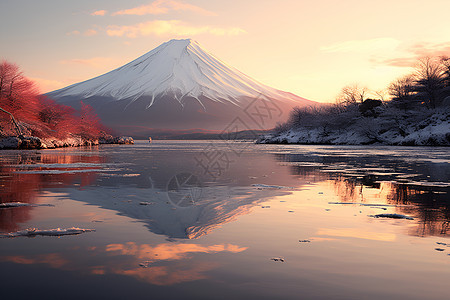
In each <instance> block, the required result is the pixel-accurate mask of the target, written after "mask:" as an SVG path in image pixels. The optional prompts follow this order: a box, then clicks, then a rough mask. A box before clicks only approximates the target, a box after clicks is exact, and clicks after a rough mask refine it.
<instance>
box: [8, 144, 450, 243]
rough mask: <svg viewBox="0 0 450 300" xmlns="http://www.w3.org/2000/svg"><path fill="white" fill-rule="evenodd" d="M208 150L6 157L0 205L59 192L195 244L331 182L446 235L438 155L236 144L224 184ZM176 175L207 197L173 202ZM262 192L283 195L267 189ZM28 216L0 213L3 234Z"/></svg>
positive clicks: (448, 217)
mask: <svg viewBox="0 0 450 300" xmlns="http://www.w3.org/2000/svg"><path fill="white" fill-rule="evenodd" d="M205 145H206V144H202V143H198V144H195V143H194V144H193V145H190V144H186V145H185V144H183V143H181V144H177V143H172V144H170V143H168V144H165V143H162V144H156V145H153V144H152V146H151V147H149V146H148V145H147V144H139V143H138V144H137V145H135V146H130V147H125V148H119V147H107V146H105V147H103V148H98V147H97V148H80V149H63V150H55V151H41V152H31V151H30V152H17V151H5V152H2V155H1V156H0V185H1V186H2V190H1V192H0V201H1V202H2V203H4V202H17V201H19V202H25V203H34V201H35V199H36V195H37V194H38V193H39V192H40V191H43V190H47V189H58V190H59V191H63V192H64V193H66V194H67V197H68V198H70V199H74V200H77V201H82V202H84V203H88V204H91V205H98V206H100V207H102V208H105V209H109V210H114V211H117V212H118V213H119V214H121V215H124V216H128V217H131V218H133V219H135V220H139V221H141V222H143V223H144V224H145V225H146V226H147V228H149V230H150V231H151V232H153V233H156V234H162V235H165V236H167V237H168V238H180V239H196V238H199V237H202V236H204V235H206V234H209V233H211V232H212V231H213V230H215V229H216V228H218V227H221V226H222V225H223V224H226V223H229V222H232V221H234V220H236V219H237V217H239V216H242V215H245V214H248V213H250V212H251V211H252V209H253V208H254V207H258V206H260V205H261V204H262V203H264V202H265V201H267V200H270V199H272V198H273V197H275V196H281V195H286V194H289V193H290V192H291V191H292V189H290V188H295V189H301V188H302V187H304V186H305V185H308V184H311V183H318V182H324V181H326V182H329V183H330V185H332V186H333V188H334V191H335V194H336V195H337V196H338V197H339V199H340V200H339V201H341V202H347V203H352V202H360V203H367V202H369V203H370V202H374V201H375V202H376V203H381V204H388V205H394V206H395V208H394V210H395V212H397V213H401V214H408V215H412V216H413V217H415V218H416V220H417V222H416V223H417V227H416V228H415V229H414V230H412V229H411V230H410V231H409V233H410V234H411V235H418V236H427V235H448V229H449V221H450V204H449V199H448V193H449V184H448V181H449V178H450V172H449V164H448V162H447V160H446V159H445V155H442V153H438V154H434V156H433V155H431V159H425V158H422V159H421V160H418V161H415V160H413V159H412V157H413V158H415V157H416V156H417V153H416V152H417V151H416V152H414V154H413V155H410V156H406V157H401V156H398V155H397V156H394V155H392V153H391V152H390V153H389V155H384V154H383V153H381V154H380V153H379V152H370V151H369V152H367V153H366V152H364V151H362V150H361V149H360V148H358V151H360V152H355V151H353V152H355V153H354V154H352V151H350V150H351V149H350V150H348V151H345V152H344V151H339V149H337V150H336V148H333V147H331V148H330V149H327V148H323V149H322V148H313V149H311V148H307V149H308V151H303V152H302V151H297V152H295V151H292V149H289V151H287V152H282V153H280V152H277V151H279V150H280V148H273V149H264V151H265V152H264V153H263V152H259V151H260V150H259V149H258V148H255V147H257V146H254V148H251V147H249V145H248V144H242V145H240V144H239V143H237V145H235V146H233V147H234V148H233V151H231V150H230V148H229V147H228V146H227V144H220V143H218V144H217V145H216V146H214V147H215V149H220V151H222V152H223V153H239V155H234V156H232V157H231V158H232V163H230V164H229V165H228V166H227V169H226V170H224V171H223V172H221V174H220V175H221V176H218V177H214V178H211V177H208V175H209V174H207V173H206V172H202V170H201V169H199V168H198V163H197V162H198V157H199V153H200V154H204V151H205V150H204V149H205ZM239 147H242V149H240V148H239ZM274 149H275V150H277V151H274ZM281 149H282V148H281ZM398 151H399V152H400V153H404V152H402V151H401V150H398ZM394 152H395V151H394ZM271 153H273V154H271ZM230 155H231V154H230ZM203 156H205V155H203ZM429 160H431V161H429ZM230 161H231V160H230ZM179 174H188V175H189V174H193V175H195V176H196V177H195V178H196V180H197V181H198V183H196V184H198V186H195V188H196V189H197V190H198V189H201V193H198V192H197V191H196V193H194V194H193V193H191V191H192V187H189V186H188V190H184V189H180V190H177V191H175V192H176V193H175V194H174V190H173V189H174V188H173V187H172V186H171V184H172V183H173V182H174V181H175V182H178V181H179V180H180V178H181V177H180V178H178V177H177V176H179ZM184 176H185V175H184ZM264 185H268V186H277V185H279V186H281V187H283V186H284V187H286V188H280V189H277V188H261V186H262V187H264ZM189 188H191V191H189ZM185 194H187V195H188V196H189V197H187V198H186V197H185ZM173 195H177V197H178V196H180V195H181V196H180V197H181V198H180V199H184V200H183V201H184V202H183V205H181V206H179V205H176V203H175V205H174V199H173ZM196 195H197V196H196ZM198 195H201V196H198ZM186 199H187V200H186ZM176 200H178V198H177V199H176ZM175 202H177V201H175ZM32 209H33V208H30V207H22V208H14V209H2V210H0V231H13V230H18V229H19V228H20V226H19V224H20V223H24V222H27V221H30V211H31V210H32Z"/></svg>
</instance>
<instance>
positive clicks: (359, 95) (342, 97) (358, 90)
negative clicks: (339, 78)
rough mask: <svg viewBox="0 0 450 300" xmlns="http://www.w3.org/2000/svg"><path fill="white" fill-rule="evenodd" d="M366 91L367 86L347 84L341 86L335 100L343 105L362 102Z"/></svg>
mask: <svg viewBox="0 0 450 300" xmlns="http://www.w3.org/2000/svg"><path fill="white" fill-rule="evenodd" d="M368 91H369V90H368V88H367V87H361V86H359V85H358V84H353V85H347V86H345V87H343V88H342V90H341V93H340V94H339V96H338V97H337V99H336V100H337V102H338V103H342V104H344V105H355V104H357V103H363V102H364V99H365V98H366V95H367V93H368Z"/></svg>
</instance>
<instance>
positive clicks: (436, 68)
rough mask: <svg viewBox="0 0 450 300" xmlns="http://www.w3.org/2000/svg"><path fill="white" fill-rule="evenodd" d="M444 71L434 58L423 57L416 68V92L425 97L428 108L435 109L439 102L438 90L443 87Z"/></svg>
mask: <svg viewBox="0 0 450 300" xmlns="http://www.w3.org/2000/svg"><path fill="white" fill-rule="evenodd" d="M444 74H445V70H444V67H443V65H442V63H441V62H440V61H439V60H438V59H435V58H431V57H424V58H422V59H420V60H419V63H418V64H417V66H416V74H415V75H416V82H417V89H418V92H420V93H423V94H425V95H426V97H427V99H426V100H427V102H428V104H429V106H430V107H432V108H435V107H436V105H437V104H438V102H439V100H440V99H439V90H440V89H442V88H443V86H444Z"/></svg>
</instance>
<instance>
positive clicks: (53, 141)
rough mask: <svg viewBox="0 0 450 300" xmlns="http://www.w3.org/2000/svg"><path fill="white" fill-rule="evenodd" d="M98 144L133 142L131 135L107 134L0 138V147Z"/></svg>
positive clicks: (49, 147)
mask: <svg viewBox="0 0 450 300" xmlns="http://www.w3.org/2000/svg"><path fill="white" fill-rule="evenodd" d="M99 144H134V140H133V138H132V137H126V136H121V137H112V136H107V137H105V138H101V139H83V138H80V137H68V138H65V139H57V138H42V139H41V138H38V137H34V136H8V137H4V138H1V139H0V149H53V148H62V147H80V146H95V145H99Z"/></svg>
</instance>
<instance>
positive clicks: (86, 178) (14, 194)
mask: <svg viewBox="0 0 450 300" xmlns="http://www.w3.org/2000/svg"><path fill="white" fill-rule="evenodd" d="M84 150H85V151H83V152H80V153H76V152H75V153H74V152H71V151H68V152H67V153H66V152H65V151H45V152H34V151H22V152H18V151H3V152H2V153H1V155H0V187H1V190H0V203H8V202H22V203H29V204H35V203H36V199H37V196H38V194H39V193H40V192H41V191H43V190H46V189H51V188H64V187H68V186H72V185H74V184H76V185H77V186H80V187H84V186H88V185H90V184H92V183H93V182H94V181H95V180H96V178H97V174H96V173H97V172H96V171H98V170H96V168H94V167H93V165H96V164H99V163H103V162H104V161H105V160H106V158H105V157H104V156H100V155H98V154H96V153H95V151H92V149H84ZM62 168H63V169H64V171H63V172H59V171H60V170H61V169H62ZM32 210H33V208H32V207H18V208H14V209H12V208H11V209H0V231H15V230H18V229H19V225H18V224H19V223H24V222H27V221H29V220H30V212H31V211H32Z"/></svg>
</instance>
